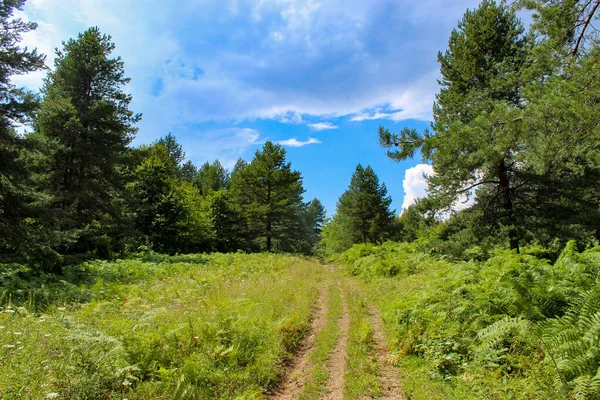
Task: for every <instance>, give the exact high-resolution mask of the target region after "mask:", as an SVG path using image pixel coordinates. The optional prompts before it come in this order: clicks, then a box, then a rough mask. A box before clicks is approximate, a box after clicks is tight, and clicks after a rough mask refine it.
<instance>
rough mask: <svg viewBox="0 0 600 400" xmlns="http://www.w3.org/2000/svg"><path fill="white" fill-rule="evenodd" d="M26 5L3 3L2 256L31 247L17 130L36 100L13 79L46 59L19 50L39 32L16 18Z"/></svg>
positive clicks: (24, 172)
mask: <svg viewBox="0 0 600 400" xmlns="http://www.w3.org/2000/svg"><path fill="white" fill-rule="evenodd" d="M24 3H25V0H5V1H2V2H0V28H1V29H0V253H2V252H14V251H17V250H18V249H19V248H21V247H22V245H28V244H31V238H28V236H29V235H28V233H29V232H30V230H29V229H28V228H27V225H26V224H25V218H26V217H30V216H31V207H30V203H31V201H32V197H33V196H32V193H31V190H30V188H29V187H28V186H27V185H26V184H25V183H27V181H28V171H27V168H26V166H25V165H24V163H23V161H22V157H21V153H22V151H23V139H22V138H21V137H20V136H19V135H17V133H16V131H15V126H16V125H17V124H21V123H24V122H26V121H27V119H28V116H30V112H31V111H33V110H34V109H35V107H36V106H37V99H36V97H35V96H34V95H32V94H31V93H27V92H26V91H24V90H23V89H20V88H17V87H16V86H15V85H13V84H12V83H11V77H12V76H14V75H20V74H25V73H28V72H32V71H36V70H38V69H40V68H43V66H44V56H43V55H40V54H38V53H37V51H36V50H33V51H30V50H28V49H27V48H22V47H20V46H19V42H20V40H21V35H22V34H23V33H27V32H30V31H32V30H34V29H35V28H36V24H35V23H30V22H24V21H23V20H21V19H20V18H14V16H13V14H14V12H15V10H20V9H22V7H23V4H24Z"/></svg>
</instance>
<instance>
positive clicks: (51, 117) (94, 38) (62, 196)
mask: <svg viewBox="0 0 600 400" xmlns="http://www.w3.org/2000/svg"><path fill="white" fill-rule="evenodd" d="M114 49H115V45H114V44H113V43H112V42H111V38H110V36H107V35H103V34H102V33H100V31H99V30H98V28H90V29H88V30H87V31H85V32H83V33H81V34H79V36H78V37H77V39H71V40H69V41H68V42H66V43H63V50H57V52H56V55H57V57H56V60H55V65H54V66H55V69H54V71H52V72H50V73H49V74H48V77H47V78H46V80H45V84H44V87H43V93H44V95H45V98H44V101H43V103H42V106H41V110H40V112H39V116H38V119H37V124H36V129H37V131H38V134H39V135H41V136H42V137H44V138H45V143H47V144H49V145H51V147H50V148H45V149H43V151H44V152H45V153H46V154H47V160H46V162H47V169H48V170H50V171H52V172H51V174H50V176H49V177H48V179H47V180H46V182H45V190H46V191H47V192H48V193H50V194H51V195H52V196H53V197H54V210H55V216H54V220H55V221H58V224H59V226H58V229H59V230H61V231H73V232H77V234H78V235H79V240H78V241H77V242H78V243H77V246H75V248H72V250H71V251H88V250H90V249H93V248H94V246H95V245H94V240H95V238H97V237H99V236H100V235H103V234H106V232H107V230H109V229H116V230H117V231H118V230H120V228H119V226H118V225H119V224H120V222H119V220H120V219H121V210H122V209H123V207H122V204H121V202H120V201H119V197H120V193H122V191H123V189H124V185H125V183H126V182H125V179H124V178H125V174H124V171H125V167H126V165H127V156H128V149H127V145H128V144H129V143H130V142H131V140H132V139H133V137H134V135H135V133H136V131H137V129H136V128H135V127H134V125H135V123H137V122H138V121H139V119H140V115H139V114H134V113H133V112H132V111H131V110H129V104H130V102H131V96H130V95H128V94H126V93H125V92H124V91H123V88H124V86H125V85H126V84H127V83H128V82H129V79H128V78H126V77H125V75H124V74H125V72H124V67H123V61H121V59H120V57H117V58H111V53H112V52H113V51H114Z"/></svg>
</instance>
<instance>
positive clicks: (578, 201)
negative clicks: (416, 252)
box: [326, 0, 600, 259]
mask: <svg viewBox="0 0 600 400" xmlns="http://www.w3.org/2000/svg"><path fill="white" fill-rule="evenodd" d="M524 8H525V9H527V10H529V11H530V12H532V16H533V23H532V24H531V26H530V29H529V30H526V29H525V27H524V26H523V24H522V22H521V21H520V20H519V18H517V16H516V12H517V11H518V10H519V9H524ZM599 14H600V2H598V1H585V2H580V1H568V0H563V1H543V0H523V1H517V2H512V4H510V5H508V4H506V3H501V4H497V3H496V2H494V1H492V0H484V1H483V2H482V3H481V4H480V5H479V6H478V7H477V8H476V9H474V10H470V11H467V12H466V13H465V14H464V17H463V18H462V20H461V21H460V22H459V23H458V26H457V27H456V28H455V29H454V30H453V31H452V33H451V35H450V38H449V41H448V49H447V50H446V51H443V52H440V53H439V55H438V61H439V63H440V72H441V79H440V81H439V84H440V86H441V88H440V91H439V93H438V94H437V96H436V101H435V103H434V105H433V116H434V121H433V123H432V124H431V127H430V129H426V130H424V131H422V132H419V131H417V130H416V129H411V128H404V129H402V130H401V131H400V132H398V133H392V132H390V131H389V130H387V129H385V128H384V127H380V129H379V138H380V143H381V145H382V146H384V147H385V148H387V149H388V153H387V155H388V157H389V158H391V159H392V160H397V161H402V160H406V159H411V158H412V157H414V156H415V155H417V154H418V153H420V154H421V155H422V158H423V162H426V163H429V164H430V165H432V167H433V171H434V173H433V175H432V176H429V177H428V178H427V179H428V184H429V185H428V186H429V189H428V194H427V197H426V198H424V199H420V200H419V201H418V202H416V203H415V204H413V205H412V206H410V207H409V208H408V209H407V210H405V211H404V212H403V213H402V216H401V217H400V219H399V220H398V221H397V224H398V226H397V229H398V230H397V237H398V239H399V240H402V241H407V242H412V241H415V240H420V241H421V243H423V244H427V245H428V247H429V249H430V250H432V251H434V252H437V253H439V254H440V255H446V256H450V257H456V258H466V259H469V258H470V257H471V254H470V253H469V251H470V250H469V251H466V250H468V249H471V248H472V247H473V246H478V250H477V251H478V252H480V253H481V257H485V256H486V254H487V252H488V250H489V249H492V248H494V247H509V248H511V249H513V250H516V251H519V249H520V248H521V247H523V246H528V245H542V246H545V247H546V248H548V249H549V250H552V251H553V252H554V254H555V255H557V254H558V252H560V250H561V249H562V248H563V247H564V245H565V244H566V243H567V242H568V241H569V240H576V241H577V243H578V245H579V246H581V247H582V248H585V247H586V246H591V245H595V244H597V243H598V239H599V238H600V236H599V235H600V232H599V228H600V158H598V155H599V154H600V46H599V44H600V43H599V41H598V31H597V29H596V28H595V27H594V24H595V23H596V22H597V21H598V15H599ZM337 211H338V215H337V216H336V218H334V222H336V219H338V220H339V221H341V220H343V219H345V216H344V215H346V214H347V213H346V212H345V211H344V206H343V202H342V199H341V198H340V202H339V203H338V210H337ZM341 225H342V224H341V223H338V224H337V226H341ZM327 229H332V230H334V229H335V227H334V226H331V227H327V228H326V232H327ZM330 236H336V235H334V234H332V235H330ZM342 236H344V238H346V237H345V235H342ZM346 239H348V238H346ZM381 239H382V238H381V237H378V238H377V237H369V238H366V240H365V238H364V237H354V239H353V240H346V242H345V243H344V242H342V240H338V241H336V243H337V249H338V250H339V249H345V248H348V247H349V244H352V243H362V242H380V241H381Z"/></svg>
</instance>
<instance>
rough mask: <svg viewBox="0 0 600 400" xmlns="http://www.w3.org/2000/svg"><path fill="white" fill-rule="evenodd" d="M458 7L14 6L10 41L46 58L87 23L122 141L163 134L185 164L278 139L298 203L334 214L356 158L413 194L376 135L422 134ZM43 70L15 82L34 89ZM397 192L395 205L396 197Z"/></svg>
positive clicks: (434, 0) (229, 160)
mask: <svg viewBox="0 0 600 400" xmlns="http://www.w3.org/2000/svg"><path fill="white" fill-rule="evenodd" d="M477 3H478V1H474V0H473V1H472V0H453V1H451V2H450V1H444V0H420V1H412V0H411V1H409V0H368V1H365V0H337V1H333V0H220V1H209V0H179V1H177V2H175V1H164V0H28V2H27V3H26V6H25V9H24V12H23V13H21V16H22V17H23V18H26V19H29V20H31V21H35V22H37V23H38V24H39V27H38V29H37V31H35V32H32V33H29V34H27V35H26V36H25V37H24V42H25V44H26V45H28V46H29V47H37V48H38V49H39V50H40V51H42V52H44V53H45V54H48V65H49V66H50V67H51V66H52V60H53V53H54V48H56V47H60V46H61V42H62V41H65V40H68V39H69V38H71V37H75V36H76V35H77V33H78V32H81V31H83V30H85V29H87V28H88V27H90V26H98V27H99V28H100V29H101V31H102V32H104V33H108V34H110V35H112V37H113V41H114V42H115V43H116V46H117V49H116V52H115V53H116V54H117V55H120V56H121V57H122V58H123V60H124V62H125V68H126V71H127V75H128V76H129V77H131V78H132V81H131V83H130V84H129V86H128V91H129V92H130V93H132V95H133V96H134V101H133V103H132V109H133V110H134V111H136V112H141V113H143V120H142V122H141V123H140V124H139V128H140V130H139V133H138V136H137V138H136V141H135V143H136V144H141V143H149V142H152V141H154V140H156V139H157V138H159V137H160V136H163V135H165V134H167V133H168V132H172V133H173V134H174V135H175V136H176V137H177V139H178V141H180V142H181V143H182V144H183V146H184V149H185V151H186V153H187V155H188V158H189V159H191V160H192V161H193V162H194V163H196V164H201V163H203V162H205V161H212V160H214V159H216V158H218V159H220V160H221V161H222V162H223V163H224V164H225V165H227V166H232V165H233V163H234V162H235V160H236V159H237V158H239V157H243V158H246V159H251V158H252V155H253V154H254V152H255V151H256V150H257V149H259V148H260V146H261V145H262V143H264V142H265V141H266V140H272V141H277V142H280V143H281V144H282V145H284V146H285V147H286V149H287V151H288V159H289V161H291V162H292V166H293V168H294V169H297V170H300V171H301V172H302V175H303V178H304V187H305V188H306V190H307V192H306V194H305V197H306V198H307V200H309V199H311V198H313V197H318V198H319V199H320V200H321V201H322V202H323V204H324V205H325V206H326V208H327V209H328V211H329V213H330V214H331V213H333V212H334V211H335V204H336V201H337V198H338V197H339V195H340V194H341V193H342V192H343V191H344V190H345V189H346V188H347V186H348V183H349V180H350V176H351V175H352V172H353V171H354V168H355V167H356V165H357V164H358V163H361V164H363V165H371V166H372V167H373V169H374V170H375V172H376V173H377V174H378V176H379V178H380V180H382V181H384V182H385V183H386V186H387V188H388V191H389V193H390V194H391V196H392V198H393V200H394V202H393V207H394V208H395V209H396V210H397V211H398V212H400V210H401V209H402V206H403V201H405V204H406V203H408V202H409V201H410V200H411V199H413V198H415V197H418V196H420V195H422V194H423V192H424V188H425V183H424V180H423V179H422V173H423V172H430V169H429V168H428V167H427V166H424V165H421V164H420V162H421V160H420V159H416V160H412V161H407V162H403V163H395V162H393V161H391V160H388V159H386V157H385V150H384V149H382V148H381V147H379V146H378V138H377V129H378V127H379V126H380V125H383V126H385V127H387V128H389V129H390V130H399V129H401V128H403V127H404V126H408V127H417V128H425V127H427V126H428V125H429V121H430V119H431V109H432V104H433V99H434V96H435V93H436V92H437V91H438V85H437V81H436V80H437V78H438V76H439V73H438V64H437V60H436V56H437V52H438V51H440V50H444V49H445V48H446V45H447V40H448V36H449V34H450V31H451V30H452V29H453V28H454V27H455V26H456V24H457V22H458V20H459V19H460V18H461V17H462V15H463V14H464V12H465V10H466V9H467V8H473V7H476V6H477ZM43 76H44V73H42V72H40V73H34V74H30V75H27V76H21V77H17V79H15V81H16V83H17V84H21V85H24V86H27V87H29V88H30V89H32V90H37V89H38V88H39V86H40V85H41V81H42V78H43ZM405 194H407V198H406V199H405Z"/></svg>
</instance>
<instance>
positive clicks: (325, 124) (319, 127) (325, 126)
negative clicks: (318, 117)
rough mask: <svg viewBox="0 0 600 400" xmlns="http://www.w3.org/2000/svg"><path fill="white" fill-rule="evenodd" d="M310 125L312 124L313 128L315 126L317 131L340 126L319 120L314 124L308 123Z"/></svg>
mask: <svg viewBox="0 0 600 400" xmlns="http://www.w3.org/2000/svg"><path fill="white" fill-rule="evenodd" d="M308 126H310V127H311V128H313V129H314V130H316V131H326V130H330V129H338V128H339V127H338V126H335V125H334V124H332V123H331V122H317V123H314V124H308Z"/></svg>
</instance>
